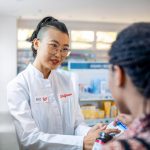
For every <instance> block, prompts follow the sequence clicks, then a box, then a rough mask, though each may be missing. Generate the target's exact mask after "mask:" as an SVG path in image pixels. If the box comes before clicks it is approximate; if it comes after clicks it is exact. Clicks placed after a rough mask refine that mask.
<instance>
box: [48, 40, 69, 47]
mask: <svg viewBox="0 0 150 150" xmlns="http://www.w3.org/2000/svg"><path fill="white" fill-rule="evenodd" d="M50 42H54V43H57V44H58V45H60V43H59V42H58V41H56V40H51V41H50ZM63 46H66V47H69V44H64V45H63Z"/></svg>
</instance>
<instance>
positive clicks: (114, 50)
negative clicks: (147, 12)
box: [109, 23, 150, 99]
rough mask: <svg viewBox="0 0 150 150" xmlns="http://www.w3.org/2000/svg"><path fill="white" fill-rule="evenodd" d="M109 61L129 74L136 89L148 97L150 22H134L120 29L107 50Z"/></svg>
mask: <svg viewBox="0 0 150 150" xmlns="http://www.w3.org/2000/svg"><path fill="white" fill-rule="evenodd" d="M109 56H110V60H109V61H110V63H111V64H113V65H118V66H120V67H121V68H122V69H123V70H124V71H125V73H127V74H128V75H129V77H130V78H131V80H132V82H133V84H134V85H135V87H136V88H137V89H138V91H139V92H140V93H141V94H142V95H143V96H144V97H145V98H146V99H149V98H150V23H135V24H132V25H131V26H129V27H127V28H126V29H124V30H123V31H121V32H120V33H119V34H118V36H117V39H116V41H115V42H114V43H113V44H112V47H111V49H110V51H109Z"/></svg>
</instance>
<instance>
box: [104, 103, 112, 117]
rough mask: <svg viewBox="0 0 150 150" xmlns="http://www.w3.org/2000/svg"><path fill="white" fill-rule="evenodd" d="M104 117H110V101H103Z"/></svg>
mask: <svg viewBox="0 0 150 150" xmlns="http://www.w3.org/2000/svg"><path fill="white" fill-rule="evenodd" d="M104 110H105V117H106V118H110V111H111V101H104Z"/></svg>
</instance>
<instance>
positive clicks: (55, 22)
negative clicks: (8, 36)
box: [28, 16, 69, 57]
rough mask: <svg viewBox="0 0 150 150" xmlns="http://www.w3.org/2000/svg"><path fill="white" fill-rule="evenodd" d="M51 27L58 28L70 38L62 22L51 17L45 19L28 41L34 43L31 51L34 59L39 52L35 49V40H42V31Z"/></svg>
mask: <svg viewBox="0 0 150 150" xmlns="http://www.w3.org/2000/svg"><path fill="white" fill-rule="evenodd" d="M50 26H52V27H55V28H57V29H58V30H60V31H61V32H64V33H66V34H67V35H68V36H69V33H68V30H67V27H66V25H65V24H64V23H62V22H60V21H59V20H57V19H55V18H53V17H51V16H50V17H45V18H43V19H42V20H41V21H40V22H39V24H38V25H37V27H36V29H35V30H34V32H33V33H32V36H31V37H30V38H29V39H28V41H30V42H32V46H31V49H32V51H33V56H34V57H36V55H37V50H36V49H35V48H34V45H33V40H34V39H35V38H40V37H41V34H42V30H43V31H45V29H47V28H48V27H50Z"/></svg>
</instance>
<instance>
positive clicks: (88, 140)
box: [83, 129, 101, 150]
mask: <svg viewBox="0 0 150 150" xmlns="http://www.w3.org/2000/svg"><path fill="white" fill-rule="evenodd" d="M100 132H101V129H97V130H95V131H93V132H88V134H87V135H86V136H85V137H84V140H83V150H92V147H93V145H94V142H95V140H96V138H98V137H99V133H100Z"/></svg>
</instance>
